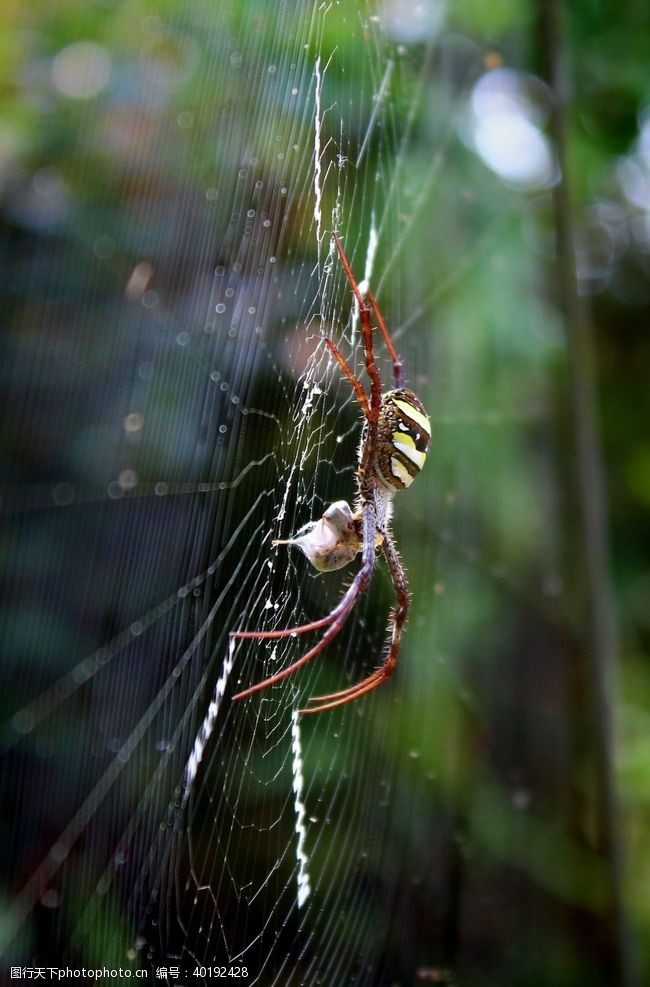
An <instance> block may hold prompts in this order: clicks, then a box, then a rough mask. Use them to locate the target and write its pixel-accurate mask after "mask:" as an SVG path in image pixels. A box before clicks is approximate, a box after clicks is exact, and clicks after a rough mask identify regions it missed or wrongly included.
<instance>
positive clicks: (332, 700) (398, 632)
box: [299, 532, 410, 713]
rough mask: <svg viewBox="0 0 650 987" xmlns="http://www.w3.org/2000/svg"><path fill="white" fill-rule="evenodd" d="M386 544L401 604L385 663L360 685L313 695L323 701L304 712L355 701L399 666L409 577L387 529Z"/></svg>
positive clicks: (316, 700) (394, 616)
mask: <svg viewBox="0 0 650 987" xmlns="http://www.w3.org/2000/svg"><path fill="white" fill-rule="evenodd" d="M382 547H383V550H384V555H385V556H386V561H387V563H388V568H389V570H390V574H391V579H392V581H393V587H394V589H395V595H396V597H397V606H396V608H395V610H394V612H393V613H391V623H392V625H393V629H392V634H391V642H390V648H389V650H388V654H387V655H386V658H385V660H384V663H383V665H381V666H380V668H377V669H376V670H375V671H374V672H372V674H371V675H369V676H368V677H367V678H365V679H362V680H361V682H357V683H356V685H352V686H350V687H349V688H348V689H340V690H339V691H338V692H329V693H327V694H325V695H323V696H312V697H311V699H310V700H309V702H310V703H319V704H320V705H318V706H310V707H309V709H301V710H299V712H300V713H322V712H324V711H325V710H327V709H334V708H335V707H336V706H344V705H345V704H346V703H349V702H352V701H353V700H354V699H358V698H359V697H360V696H363V695H365V693H366V692H370V691H371V690H372V689H376V688H377V686H380V685H382V684H383V683H384V682H387V681H388V679H389V678H390V677H391V675H392V674H393V672H394V670H395V666H396V665H397V655H398V653H399V645H400V639H401V636H402V630H403V628H404V624H405V622H406V616H407V614H408V609H409V602H410V597H409V591H408V586H407V584H406V577H405V575H404V570H403V568H402V566H401V565H400V561H399V555H398V552H397V549H396V548H395V543H394V542H393V540H392V538H391V536H390V535H389V534H388V533H387V532H384V541H383V544H382Z"/></svg>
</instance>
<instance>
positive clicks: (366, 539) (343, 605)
mask: <svg viewBox="0 0 650 987" xmlns="http://www.w3.org/2000/svg"><path fill="white" fill-rule="evenodd" d="M376 526H377V520H376V516H375V508H374V505H373V504H372V503H369V504H368V505H367V506H366V509H365V511H364V516H363V555H362V558H363V564H362V566H361V568H360V569H359V571H358V572H357V574H356V576H355V577H354V579H353V580H352V583H351V584H350V586H349V587H348V589H347V590H346V592H345V593H344V594H343V596H342V597H341V599H340V600H339V602H338V603H337V605H336V606H335V607H334V609H333V610H332V611H331V612H330V613H329V614H328V615H327V616H326V617H322V618H321V619H320V620H315V621H313V623H311V624H304V625H303V626H301V627H294V628H288V629H285V630H282V631H234V632H233V633H232V635H231V636H232V637H256V638H257V637H288V636H289V635H291V634H300V633H303V632H304V631H308V630H317V629H318V628H320V627H326V626H328V625H329V626H328V630H326V631H325V633H324V634H323V636H322V638H321V639H320V641H319V642H318V644H316V645H314V647H313V648H311V650H310V651H308V652H307V653H306V654H304V655H303V656H302V658H299V659H298V661H294V662H293V664H292V665H289V666H288V667H287V668H283V669H282V671H281V672H276V674H275V675H271V676H269V678H268V679H264V681H263V682H258V683H257V684H256V685H252V686H250V688H248V689H244V690H243V691H242V692H238V693H237V694H236V695H235V696H233V699H245V698H246V696H251V695H252V694H253V693H254V692H259V691H260V689H266V687H267V686H269V685H274V684H275V683H276V682H280V681H281V680H282V679H284V678H286V677H287V675H291V674H292V673H293V672H295V671H296V670H297V669H299V668H302V666H303V665H306V664H307V662H308V661H311V659H312V658H315V657H316V655H317V654H320V652H321V651H322V650H323V648H326V647H327V645H328V644H329V643H330V641H331V640H333V638H335V637H336V635H337V634H338V633H339V631H340V630H341V629H342V627H343V625H344V623H345V621H346V620H347V619H348V617H349V616H350V613H351V612H352V610H353V609H354V606H355V604H356V602H357V600H358V598H359V596H360V595H361V594H362V593H363V592H364V591H365V590H366V589H367V587H368V584H369V583H370V580H371V578H372V573H373V570H374V568H375V558H376V552H375V529H376ZM299 712H303V710H299ZM309 712H312V710H310V711H309Z"/></svg>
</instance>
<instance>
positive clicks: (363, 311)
mask: <svg viewBox="0 0 650 987" xmlns="http://www.w3.org/2000/svg"><path fill="white" fill-rule="evenodd" d="M332 235H333V237H334V243H335V244H336V249H337V250H338V254H339V257H340V258H341V264H342V265H343V270H344V271H345V276H346V277H347V279H348V282H349V284H350V287H351V288H352V292H353V294H354V297H355V298H356V300H357V304H358V306H359V319H360V320H361V328H362V330H363V351H364V354H365V359H366V370H367V371H368V376H369V377H370V407H371V409H372V412H373V415H372V417H371V418H370V419H369V420H370V422H371V424H374V423H375V422H376V420H377V417H378V416H379V403H380V401H381V380H380V379H379V371H378V370H377V364H376V363H375V357H374V353H373V348H372V321H371V318H370V306H369V305H368V302H367V301H366V300H365V298H364V297H363V295H362V294H361V292H360V291H359V285H358V284H357V281H356V278H355V276H354V274H353V273H352V268H351V267H350V263H349V261H348V259H347V257H346V256H345V251H344V250H343V246H342V245H341V241H340V240H339V238H338V234H337V233H334V234H332Z"/></svg>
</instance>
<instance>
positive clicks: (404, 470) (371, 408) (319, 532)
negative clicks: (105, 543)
mask: <svg viewBox="0 0 650 987" xmlns="http://www.w3.org/2000/svg"><path fill="white" fill-rule="evenodd" d="M334 243H335V245H336V249H337V251H338V254H339V257H340V258H341V263H342V264H343V268H344V270H345V273H346V276H347V279H348V281H349V283H350V286H351V288H352V291H353V293H354V297H355V298H356V300H357V304H358V306H359V319H360V321H361V328H362V330H363V349H364V356H365V364H366V370H367V372H368V376H369V378H370V395H368V394H367V393H366V391H365V389H364V387H363V384H362V383H361V381H360V380H359V378H358V377H357V376H356V375H355V374H354V373H353V371H352V370H351V369H350V366H349V365H348V363H347V361H346V359H345V357H344V356H343V354H342V353H341V351H340V350H339V349H338V347H337V346H336V345H335V344H334V343H333V342H332V340H331V339H328V338H327V337H325V343H326V344H327V346H328V347H329V349H330V351H331V353H332V355H333V356H334V359H335V360H336V362H337V363H338V365H339V366H340V367H341V369H342V371H343V373H344V374H345V376H346V377H347V378H348V380H349V381H350V384H351V385H352V387H353V388H354V392H355V394H356V396H357V400H358V402H359V404H360V405H361V410H362V411H363V414H364V419H365V421H364V427H363V433H362V436H361V445H360V448H359V468H358V471H357V483H358V497H357V501H356V503H355V509H354V510H352V508H351V507H350V506H349V504H348V503H347V501H344V500H337V501H335V503H333V504H330V506H329V507H328V508H327V510H326V511H325V513H324V514H323V516H322V518H320V520H319V521H311V522H309V524H306V525H305V526H304V527H303V528H301V529H300V531H299V532H298V533H297V534H296V535H294V536H293V538H288V539H284V540H278V541H275V542H273V544H274V545H295V546H296V547H297V548H299V549H300V550H301V551H302V552H304V554H305V555H306V557H307V558H308V559H309V561H310V562H311V564H312V565H313V566H314V568H316V569H318V571H319V572H331V571H333V570H335V569H341V568H342V567H343V566H345V565H348V563H349V562H351V561H352V560H353V559H354V558H355V557H356V556H357V555H358V554H359V552H360V553H361V558H362V564H361V568H360V569H359V571H358V572H357V574H356V576H355V577H354V579H353V580H352V583H351V585H350V587H349V588H348V589H347V590H346V592H345V593H344V594H343V596H342V597H341V599H340V600H339V602H338V603H337V605H336V606H335V607H334V609H333V610H332V611H330V613H328V614H327V616H325V617H321V618H320V619H319V620H314V621H312V622H311V623H310V624H301V625H300V626H298V627H288V628H283V629H281V630H275V631H234V632H233V634H232V636H233V637H238V638H279V637H289V636H292V635H294V634H305V633H307V632H308V631H317V630H321V629H325V630H324V633H323V636H322V637H321V639H320V641H318V643H317V644H316V645H314V647H313V648H311V649H310V650H309V651H308V652H307V653H306V654H304V655H303V656H302V658H299V659H298V661H295V662H293V664H292V665H289V666H288V668H284V669H283V670H282V671H281V672H277V673H276V674H275V675H271V676H270V677H269V678H267V679H264V681H263V682H258V683H257V685H253V686H251V687H250V688H248V689H244V690H243V691H242V692H239V693H237V695H236V696H235V697H234V698H235V699H243V698H244V697H245V696H250V695H251V694H252V693H253V692H258V691H259V690H260V689H265V688H266V687H267V686H268V685H273V683H275V682H279V681H280V680H281V679H283V678H286V676H287V675H291V673H292V672H295V671H296V670H297V669H298V668H301V667H302V665H305V664H306V663H307V662H308V661H310V660H311V659H312V658H314V657H315V656H316V655H317V654H319V653H320V652H321V651H322V650H323V648H325V647H326V646H327V645H328V644H329V642H330V641H331V640H332V639H333V638H334V637H336V635H337V634H338V633H339V631H340V630H341V628H342V627H343V624H344V623H345V621H346V620H347V618H348V617H349V615H350V613H351V612H352V610H353V608H354V606H355V604H356V602H357V600H358V599H359V597H360V595H361V594H362V593H363V592H364V590H365V589H366V588H367V586H368V584H369V583H370V580H371V578H372V574H373V571H374V567H375V561H376V556H377V550H378V549H379V548H381V550H382V551H383V553H384V557H385V559H386V562H387V564H388V568H389V571H390V575H391V579H392V581H393V587H394V589H395V596H396V599H397V605H396V607H395V610H394V611H392V612H391V615H390V621H391V628H392V633H391V640H390V644H389V647H388V652H387V654H386V656H385V658H384V661H383V663H382V665H381V666H380V667H379V668H377V669H376V670H375V671H374V672H372V673H371V674H370V675H368V676H367V677H366V678H365V679H362V681H361V682H357V683H356V685H352V686H350V687H349V688H347V689H341V690H340V691H339V692H332V693H329V694H328V695H325V696H313V697H312V698H311V699H310V700H309V702H313V703H317V704H318V705H315V706H311V707H309V708H308V709H302V710H300V712H301V713H318V712H321V711H322V710H325V709H332V708H333V707H334V706H342V705H343V704H344V703H348V702H351V700H353V699H357V698H358V697H359V696H362V695H364V693H366V692H370V690H371V689H375V688H376V687H377V686H378V685H381V684H382V682H385V681H386V680H387V679H388V678H390V676H391V674H392V672H393V669H394V668H395V665H396V664H397V655H398V651H399V643H400V638H401V634H402V628H403V627H404V622H405V621H406V614H407V612H408V606H409V592H408V587H407V584H406V575H405V573H404V569H403V567H402V563H401V562H400V558H399V555H398V552H397V548H396V547H395V543H394V541H393V536H392V534H391V533H390V530H389V524H390V518H391V513H392V504H393V496H394V495H395V493H396V492H397V491H398V490H405V489H406V488H407V487H409V486H410V485H411V483H412V482H413V480H414V479H415V477H416V476H417V475H418V473H419V472H420V470H421V469H422V466H423V465H424V461H425V459H426V456H427V452H428V450H429V442H430V439H431V426H430V424H429V419H428V418H427V414H426V411H425V410H424V407H423V405H422V402H421V401H420V399H419V398H418V397H416V396H415V394H414V393H413V391H410V390H408V389H407V388H405V387H404V370H403V367H402V361H401V360H400V358H399V356H398V355H397V351H396V350H395V347H394V345H393V342H392V340H391V338H390V335H389V333H388V329H387V328H386V324H385V322H384V319H383V316H382V314H381V311H380V309H379V306H378V305H377V301H376V299H375V297H374V295H373V294H372V292H370V291H368V301H369V303H370V304H368V302H366V300H365V298H364V297H363V295H362V294H361V291H360V290H359V286H358V284H357V282H356V280H355V278H354V275H353V274H352V270H351V268H350V265H349V263H348V260H347V257H346V256H345V253H344V251H343V247H342V246H341V242H340V240H339V238H338V236H337V235H336V234H334ZM373 312H374V315H375V318H376V319H377V327H378V328H379V331H380V332H381V335H382V336H383V339H384V342H385V344H386V348H387V349H388V353H389V355H390V358H391V360H392V364H393V378H394V381H395V387H394V388H393V389H392V390H390V391H385V392H384V393H383V394H382V390H381V379H380V377H379V370H378V369H377V364H376V362H375V357H374V352H373V327H372V321H371V319H372V313H373Z"/></svg>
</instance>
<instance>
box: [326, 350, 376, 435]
mask: <svg viewBox="0 0 650 987" xmlns="http://www.w3.org/2000/svg"><path fill="white" fill-rule="evenodd" d="M324 338H325V342H326V344H327V345H328V346H329V348H330V351H331V353H332V355H333V357H334V359H335V360H336V362H337V363H338V365H339V367H340V368H341V370H342V371H343V373H344V374H345V376H346V377H347V378H348V380H349V381H350V383H351V384H352V386H353V388H354V391H355V394H356V395H357V400H358V402H359V404H360V405H361V407H362V409H363V413H364V415H365V416H366V418H370V405H369V404H368V398H367V396H366V392H365V391H364V389H363V384H362V383H361V381H360V380H359V378H358V377H357V376H356V375H355V374H354V373H353V372H352V370H351V369H350V365H349V364H348V362H347V360H346V359H345V357H344V356H343V354H342V353H341V351H340V349H339V348H338V346H337V345H336V343H334V342H332V340H331V339H330V338H329V336H325V337H324Z"/></svg>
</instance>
